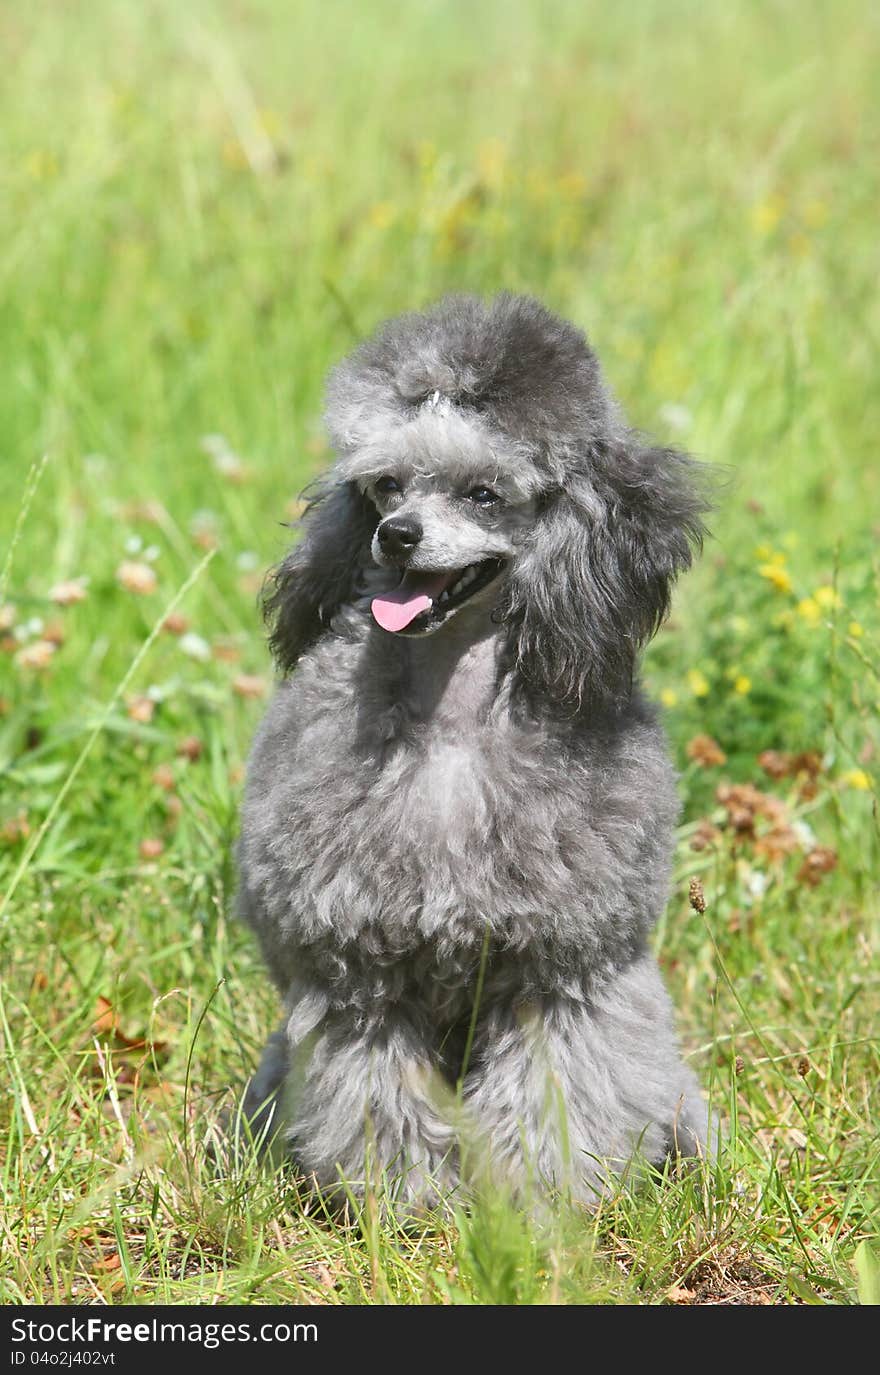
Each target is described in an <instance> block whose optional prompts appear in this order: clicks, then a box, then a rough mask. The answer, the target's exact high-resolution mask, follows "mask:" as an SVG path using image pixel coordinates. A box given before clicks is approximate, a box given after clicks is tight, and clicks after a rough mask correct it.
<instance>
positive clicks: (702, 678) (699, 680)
mask: <svg viewBox="0 0 880 1375" xmlns="http://www.w3.org/2000/svg"><path fill="white" fill-rule="evenodd" d="M686 677H687V685H688V687H689V688H690V690H691V692H692V693H693V694H694V696H695V697H708V695H709V679H708V678H707V677H706V675H705V673H702V672H701V671H700V669H698V668H689V669H688V671H687V675H686Z"/></svg>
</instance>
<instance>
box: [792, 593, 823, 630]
mask: <svg viewBox="0 0 880 1375" xmlns="http://www.w3.org/2000/svg"><path fill="white" fill-rule="evenodd" d="M797 612H798V615H799V616H803V618H804V620H805V621H807V622H808V623H809V624H810V625H818V624H819V622H820V620H821V619H822V608H821V607H820V605H819V603H818V602H817V601H816V599H815V597H803V598H801V600H800V601H799V602H798V604H797Z"/></svg>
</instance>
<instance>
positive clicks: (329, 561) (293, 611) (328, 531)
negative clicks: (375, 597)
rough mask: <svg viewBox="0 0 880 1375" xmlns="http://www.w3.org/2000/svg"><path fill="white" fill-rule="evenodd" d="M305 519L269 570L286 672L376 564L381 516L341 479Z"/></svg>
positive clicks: (272, 618) (270, 602)
mask: <svg viewBox="0 0 880 1375" xmlns="http://www.w3.org/2000/svg"><path fill="white" fill-rule="evenodd" d="M302 520H303V524H304V527H305V534H304V536H303V538H302V539H301V540H300V542H299V543H298V544H297V545H295V546H294V548H293V549H292V550H291V551H290V553H289V554H288V555H287V558H286V559H284V560H283V562H282V563H280V564H279V565H278V567H277V568H275V569H274V570H273V571H272V572H271V573H270V574H269V578H268V580H267V586H266V588H265V589H264V593H263V612H264V614H265V616H266V619H267V621H268V622H269V624H270V626H271V633H270V635H269V644H270V646H271V648H272V653H273V654H274V655H275V658H276V660H277V662H278V665H279V667H280V668H281V669H283V670H284V672H285V673H287V672H289V671H290V670H291V669H292V668H293V667H294V665H295V664H296V662H297V660H298V659H299V658H300V656H301V655H302V654H303V653H304V652H305V651H306V650H307V649H308V648H309V647H310V646H311V645H313V644H314V643H315V641H316V640H317V639H318V638H319V637H320V636H321V635H322V634H323V632H324V631H325V630H326V629H327V627H328V626H329V624H330V621H331V619H332V617H333V616H334V615H335V613H336V611H337V610H338V609H339V607H340V606H342V604H343V603H344V602H347V601H350V600H352V598H353V596H354V592H355V583H356V581H357V577H358V573H359V572H360V570H361V569H363V568H364V567H366V566H368V565H370V564H371V563H372V557H371V555H370V542H371V540H372V538H373V534H374V533H375V530H376V526H377V524H378V521H379V517H378V514H377V512H376V508H375V506H374V505H373V503H372V502H371V501H370V500H369V499H368V498H367V497H365V496H364V495H363V493H362V492H361V491H360V489H359V488H358V487H357V485H356V484H355V483H354V482H341V483H340V482H337V483H334V484H331V485H329V486H327V487H325V488H324V489H323V490H319V491H317V492H316V493H315V494H314V495H312V496H311V497H310V498H309V499H308V506H307V509H306V511H305V513H304V515H303V517H302Z"/></svg>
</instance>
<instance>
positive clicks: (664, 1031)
mask: <svg viewBox="0 0 880 1375" xmlns="http://www.w3.org/2000/svg"><path fill="white" fill-rule="evenodd" d="M474 1051H475V1055H474V1057H473V1068H472V1069H471V1070H469V1072H468V1074H467V1077H466V1079H465V1103H466V1106H467V1107H468V1108H469V1110H470V1114H471V1115H472V1118H473V1121H474V1125H475V1128H476V1132H477V1144H478V1150H482V1149H483V1148H485V1149H486V1150H487V1151H488V1155H489V1169H490V1171H494V1173H495V1175H496V1177H497V1176H498V1175H499V1174H500V1177H501V1178H502V1179H506V1180H507V1181H508V1182H510V1183H512V1184H513V1186H514V1187H515V1188H517V1189H518V1190H520V1191H525V1192H526V1193H529V1192H534V1191H536V1192H539V1193H540V1192H542V1191H543V1190H545V1189H546V1187H547V1186H548V1185H549V1186H550V1187H551V1188H555V1189H559V1190H561V1191H563V1192H567V1193H570V1194H571V1196H572V1197H573V1198H575V1199H577V1200H579V1201H580V1202H583V1203H587V1204H595V1203H596V1202H597V1201H598V1199H599V1197H600V1196H601V1194H603V1193H604V1192H606V1191H607V1189H608V1188H609V1187H610V1186H611V1183H612V1181H613V1179H614V1178H615V1177H617V1176H619V1175H620V1174H621V1172H622V1171H624V1170H625V1169H626V1168H627V1166H628V1164H629V1162H630V1161H631V1160H632V1158H633V1156H634V1155H636V1154H637V1155H639V1156H640V1157H641V1158H643V1159H644V1160H647V1161H650V1162H651V1163H652V1164H660V1163H661V1162H662V1161H663V1160H664V1159H665V1158H666V1157H667V1155H669V1154H671V1153H678V1154H680V1155H700V1154H702V1153H703V1151H704V1149H705V1142H706V1135H707V1124H708V1112H707V1109H706V1106H705V1104H704V1102H703V1099H702V1097H701V1095H700V1090H699V1087H698V1085H697V1081H696V1078H695V1076H694V1074H693V1073H692V1071H691V1070H690V1069H689V1068H688V1067H687V1066H686V1065H685V1064H684V1063H683V1061H682V1059H681V1056H680V1053H679V1050H678V1045H677V1043H676V1040H675V1035H674V1031H673V1026H672V1010H671V1006H670V1003H669V998H668V995H667V993H666V989H665V988H664V986H663V982H662V979H661V977H660V973H659V970H658V969H657V966H656V964H655V963H654V960H653V958H651V957H650V956H648V955H645V956H643V957H641V958H640V959H638V960H636V961H635V962H634V963H633V964H631V965H630V966H629V967H628V968H627V969H625V970H623V971H620V972H619V973H618V974H617V975H616V976H615V978H614V980H613V981H612V982H611V983H609V984H607V985H606V986H605V987H604V988H603V989H602V990H601V991H600V992H599V993H597V995H596V996H595V997H594V998H593V999H591V1000H588V999H586V998H584V999H583V1000H580V999H575V998H571V997H566V996H561V995H550V996H547V997H544V998H542V999H541V1000H540V1002H538V1001H535V1002H533V1003H521V1004H520V1005H519V1007H518V1008H516V1007H511V1006H510V1004H509V1003H508V1004H499V1005H497V1006H494V1007H493V1006H491V1005H490V1007H489V1009H488V1010H487V1012H486V1015H485V1017H483V1018H482V1019H481V1020H480V1021H479V1022H478V1025H477V1035H476V1038H475V1044H474ZM482 1160H483V1157H482V1155H480V1156H478V1162H477V1163H478V1165H479V1163H480V1162H482Z"/></svg>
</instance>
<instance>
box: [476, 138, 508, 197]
mask: <svg viewBox="0 0 880 1375" xmlns="http://www.w3.org/2000/svg"><path fill="white" fill-rule="evenodd" d="M506 166H507V146H506V145H505V143H504V141H503V140H502V139H500V138H487V139H484V140H483V142H482V143H481V144H480V146H479V148H478V149H477V167H478V168H479V172H480V176H481V178H482V179H483V181H484V182H485V183H486V185H487V186H490V187H491V188H492V189H493V190H494V191H497V190H498V188H499V187H500V186H501V184H502V182H503V181H504V171H505V168H506Z"/></svg>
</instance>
